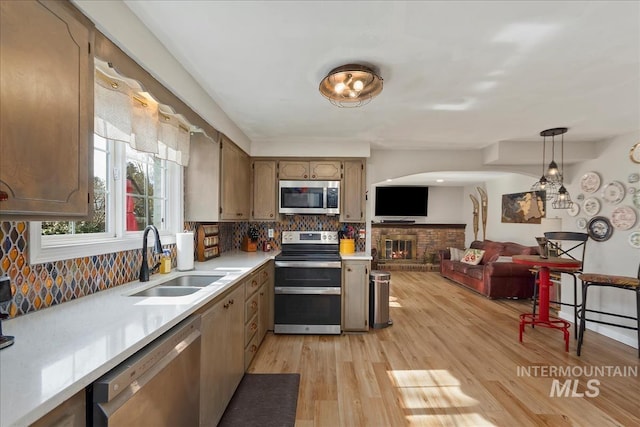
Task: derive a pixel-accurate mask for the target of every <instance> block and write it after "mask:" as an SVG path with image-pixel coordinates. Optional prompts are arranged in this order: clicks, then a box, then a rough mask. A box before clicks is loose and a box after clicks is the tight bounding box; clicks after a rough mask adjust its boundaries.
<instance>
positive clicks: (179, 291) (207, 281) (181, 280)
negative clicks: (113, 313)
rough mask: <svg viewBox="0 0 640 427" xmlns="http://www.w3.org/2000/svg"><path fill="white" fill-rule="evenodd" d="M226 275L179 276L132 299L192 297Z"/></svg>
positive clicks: (134, 295) (136, 294)
mask: <svg viewBox="0 0 640 427" xmlns="http://www.w3.org/2000/svg"><path fill="white" fill-rule="evenodd" d="M223 277H224V275H218V274H216V275H200V276H192V275H185V276H178V277H174V278H173V279H170V280H167V281H166V282H162V283H159V284H157V285H155V286H153V287H151V288H149V289H145V290H144V291H140V292H136V293H135V294H131V295H129V296H132V297H182V296H185V295H191V294H192V293H194V292H197V291H199V290H200V289H202V288H204V287H207V286H209V285H211V284H213V283H214V282H216V281H218V280H219V279H222V278H223Z"/></svg>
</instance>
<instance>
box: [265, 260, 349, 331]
mask: <svg viewBox="0 0 640 427" xmlns="http://www.w3.org/2000/svg"><path fill="white" fill-rule="evenodd" d="M341 272H342V270H341V268H340V262H339V261H337V262H336V261H324V262H318V261H276V269H275V289H274V291H275V296H274V298H275V299H274V332H275V333H277V334H278V333H280V334H339V333H340V324H341V312H342V309H341V307H342V304H341V301H342V299H341V298H342V296H341V294H342V273H341Z"/></svg>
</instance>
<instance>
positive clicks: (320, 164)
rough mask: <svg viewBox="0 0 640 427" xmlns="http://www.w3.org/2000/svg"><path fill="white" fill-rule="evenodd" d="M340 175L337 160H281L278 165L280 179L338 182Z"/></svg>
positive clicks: (340, 167)
mask: <svg viewBox="0 0 640 427" xmlns="http://www.w3.org/2000/svg"><path fill="white" fill-rule="evenodd" d="M341 175H342V162H340V161H339V160H313V161H305V160H281V161H280V164H279V178H280V179H293V180H296V179H311V180H315V179H318V180H320V179H330V180H339V179H340V178H341Z"/></svg>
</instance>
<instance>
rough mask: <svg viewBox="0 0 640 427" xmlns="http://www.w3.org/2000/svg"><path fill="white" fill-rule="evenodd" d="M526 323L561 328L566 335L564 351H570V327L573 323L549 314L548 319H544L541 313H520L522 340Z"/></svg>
mask: <svg viewBox="0 0 640 427" xmlns="http://www.w3.org/2000/svg"><path fill="white" fill-rule="evenodd" d="M526 325H537V326H542V327H545V328H551V329H558V330H561V331H562V333H563V335H564V351H569V328H571V323H569V322H567V321H566V320H563V319H558V318H556V317H551V316H549V318H548V319H545V320H542V319H541V318H540V315H539V314H533V313H525V314H521V315H520V342H522V333H523V332H524V328H525V326H526Z"/></svg>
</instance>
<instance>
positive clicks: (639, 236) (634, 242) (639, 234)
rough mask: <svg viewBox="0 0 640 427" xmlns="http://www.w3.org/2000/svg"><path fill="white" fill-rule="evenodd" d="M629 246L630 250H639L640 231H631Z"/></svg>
mask: <svg viewBox="0 0 640 427" xmlns="http://www.w3.org/2000/svg"><path fill="white" fill-rule="evenodd" d="M629 244H630V245H631V247H632V248H636V249H640V231H632V232H631V234H629Z"/></svg>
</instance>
